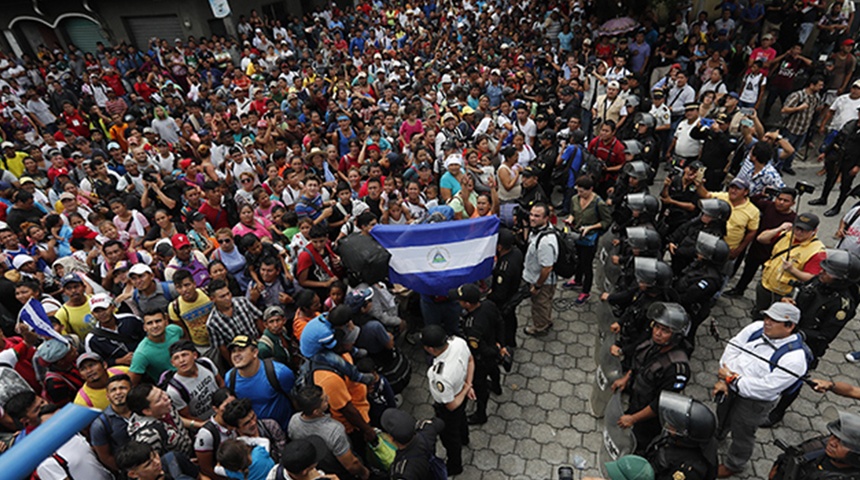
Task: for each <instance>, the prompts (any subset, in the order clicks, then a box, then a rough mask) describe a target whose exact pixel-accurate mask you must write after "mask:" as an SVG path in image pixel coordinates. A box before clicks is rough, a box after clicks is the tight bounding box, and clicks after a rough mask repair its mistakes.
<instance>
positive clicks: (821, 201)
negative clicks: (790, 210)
mask: <svg viewBox="0 0 860 480" xmlns="http://www.w3.org/2000/svg"><path fill="white" fill-rule="evenodd" d="M809 204H810V205H827V199H826V198H824V197H818V198H816V199H813V200H810V201H809Z"/></svg>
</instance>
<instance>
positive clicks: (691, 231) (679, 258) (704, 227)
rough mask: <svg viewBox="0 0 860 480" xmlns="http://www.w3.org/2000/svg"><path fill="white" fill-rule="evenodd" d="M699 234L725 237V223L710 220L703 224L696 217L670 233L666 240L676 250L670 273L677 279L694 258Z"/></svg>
mask: <svg viewBox="0 0 860 480" xmlns="http://www.w3.org/2000/svg"><path fill="white" fill-rule="evenodd" d="M699 232H705V233H710V234H711V235H715V236H717V237H719V238H723V237H725V236H726V226H725V222H720V221H718V220H711V222H710V223H704V222H703V221H702V217H701V216H699V217H696V218H693V219H692V220H688V221H687V222H685V223H683V224H681V226H680V227H678V228H677V229H675V230H674V231H672V232H670V233H669V235H668V237H667V238H666V240H667V242H668V243H674V244H675V245H676V246H677V248H676V249H675V254H674V255H672V273H673V274H674V275H675V276H676V277H677V276H678V275H680V274H681V272H683V271H684V269H685V268H686V267H687V265H689V264H690V263H692V262H693V260H694V259H695V258H696V240H697V239H698V237H699Z"/></svg>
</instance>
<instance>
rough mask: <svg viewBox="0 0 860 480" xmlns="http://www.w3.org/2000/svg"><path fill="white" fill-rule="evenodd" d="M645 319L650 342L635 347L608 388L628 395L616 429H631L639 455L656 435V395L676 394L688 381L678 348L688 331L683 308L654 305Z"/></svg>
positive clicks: (681, 350)
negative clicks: (626, 367)
mask: <svg viewBox="0 0 860 480" xmlns="http://www.w3.org/2000/svg"><path fill="white" fill-rule="evenodd" d="M646 317H647V318H648V320H651V338H649V339H647V340H645V341H643V342H641V343H639V344H638V345H636V348H635V350H634V351H633V356H632V357H633V358H632V360H633V361H632V364H631V368H630V370H629V371H628V372H627V373H626V374H625V375H624V376H623V377H621V378H619V379H618V380H616V381H615V383H613V384H612V389H613V390H617V389H619V388H621V389H624V390H626V391H629V392H630V403H629V407H628V408H627V412H626V414H625V415H623V416H622V417H621V418H620V419H619V420H618V426H620V427H622V428H630V427H633V434H634V435H635V436H636V444H637V445H638V447H637V449H638V450H639V451H640V452H641V451H644V450H645V448H646V447H647V445H648V444H649V443H650V442H651V440H653V439H654V438H655V437H656V436H657V435H659V434H660V422H659V421H658V419H657V412H658V411H659V408H658V402H659V400H660V392H661V391H672V392H680V391H682V390H684V387H686V386H687V381H688V380H689V378H690V361H689V358H688V357H687V353H686V352H685V351H684V347H683V345H682V343H683V342H684V336H685V335H686V332H687V329H688V328H689V327H690V320H689V318H688V317H687V312H685V311H684V307H682V306H681V305H678V304H677V303H663V302H655V303H653V304H652V305H651V306H650V307H649V308H648V311H647V313H646Z"/></svg>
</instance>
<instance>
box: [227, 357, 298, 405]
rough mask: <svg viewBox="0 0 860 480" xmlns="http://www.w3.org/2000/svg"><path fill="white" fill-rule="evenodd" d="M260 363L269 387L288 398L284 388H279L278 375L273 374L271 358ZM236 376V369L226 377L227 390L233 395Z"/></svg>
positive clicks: (273, 364)
mask: <svg viewBox="0 0 860 480" xmlns="http://www.w3.org/2000/svg"><path fill="white" fill-rule="evenodd" d="M260 361H261V362H263V369H264V370H265V371H266V380H268V381H269V385H271V386H272V388H273V389H274V390H275V391H276V392H278V393H280V394H281V395H283V396H285V397H287V398H290V394H289V393H287V392H286V391H285V390H284V387H282V386H281V382H279V381H278V375H277V373H275V363H274V360H272V359H271V358H264V359H261V360H260ZM236 374H237V371H236V369H235V368H233V369H231V370H230V375H229V377H228V380H229V382H228V383H227V388H229V389H230V391H232V392H233V393H234V394H235V393H236Z"/></svg>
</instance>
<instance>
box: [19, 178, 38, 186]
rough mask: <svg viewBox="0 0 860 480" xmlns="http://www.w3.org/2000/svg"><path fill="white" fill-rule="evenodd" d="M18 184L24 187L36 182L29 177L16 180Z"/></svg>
mask: <svg viewBox="0 0 860 480" xmlns="http://www.w3.org/2000/svg"><path fill="white" fill-rule="evenodd" d="M18 183H20V184H21V185H24V184H25V183H36V181H35V180H33V179H32V178H31V177H21V179H20V180H18Z"/></svg>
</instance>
